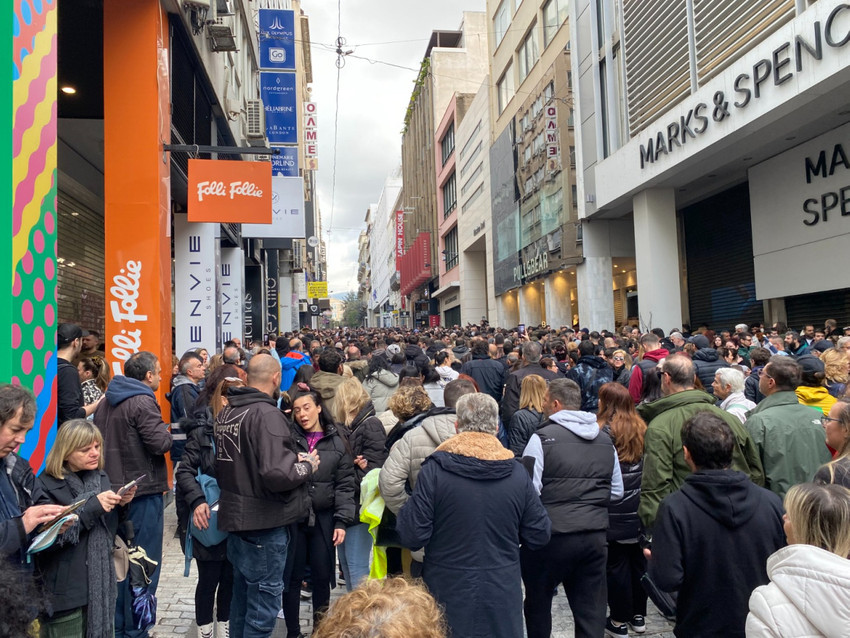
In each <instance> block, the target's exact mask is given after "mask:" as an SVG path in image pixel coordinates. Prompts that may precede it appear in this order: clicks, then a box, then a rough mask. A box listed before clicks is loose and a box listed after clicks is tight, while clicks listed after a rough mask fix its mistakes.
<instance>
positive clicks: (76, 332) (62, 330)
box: [56, 323, 89, 348]
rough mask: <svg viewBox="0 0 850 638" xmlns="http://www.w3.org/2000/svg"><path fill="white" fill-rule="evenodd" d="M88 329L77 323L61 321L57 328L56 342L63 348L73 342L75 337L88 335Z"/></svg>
mask: <svg viewBox="0 0 850 638" xmlns="http://www.w3.org/2000/svg"><path fill="white" fill-rule="evenodd" d="M88 336H89V333H88V331H87V330H83V329H82V328H80V327H79V326H78V325H77V324H75V323H60V324H59V327H58V328H57V329H56V343H57V345H58V346H59V347H60V348H61V347H62V346H66V345H68V344H69V343H71V342H72V341H73V340H74V339H80V338H82V337H88Z"/></svg>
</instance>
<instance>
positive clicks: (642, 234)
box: [633, 188, 682, 330]
mask: <svg viewBox="0 0 850 638" xmlns="http://www.w3.org/2000/svg"><path fill="white" fill-rule="evenodd" d="M633 206H634V224H635V261H636V264H637V283H638V312H639V315H640V327H641V329H642V330H649V329H650V328H655V327H662V328H664V329H669V326H680V325H682V293H681V286H680V280H681V266H680V264H679V244H678V241H679V240H678V234H677V232H676V229H677V227H676V196H675V193H674V192H673V189H670V188H665V189H648V190H645V191H643V192H641V193H639V194H637V195H635V197H634V201H633Z"/></svg>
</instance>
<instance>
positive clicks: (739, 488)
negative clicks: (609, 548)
mask: <svg viewBox="0 0 850 638" xmlns="http://www.w3.org/2000/svg"><path fill="white" fill-rule="evenodd" d="M782 514H783V509H782V502H781V501H780V500H779V497H778V496H776V495H775V494H773V493H772V492H770V491H769V490H766V489H764V488H762V487H758V486H757V485H754V484H753V483H752V481H750V479H749V478H748V477H747V475H746V474H744V473H742V472H736V471H734V470H698V471H696V472H694V473H693V474H691V475H690V476H688V477H687V478H686V479H685V483H684V484H683V485H682V488H681V489H680V490H679V491H677V492H674V493H672V494H670V496H668V497H667V498H665V499H664V501H663V502H662V504H661V507H660V508H659V510H658V518H657V520H656V524H655V527H654V530H653V537H652V559H651V560H650V561H649V573H650V576H651V577H652V579H653V580H654V581H655V584H656V585H657V586H658V587H659V588H660V589H662V590H663V591H668V592H673V591H678V592H679V596H678V602H677V608H676V627H675V629H674V631H673V633H674V634H675V635H676V636H683V637H684V636H687V637H688V638H699V637H700V636H724V637H732V638H734V637H740V638H744V635H745V633H744V625H745V622H746V617H747V600H748V599H749V597H750V594H751V593H752V591H753V589H755V588H756V587H757V586H759V585H764V584H766V583H767V581H768V578H767V571H766V568H765V565H766V564H767V559H768V556H770V555H771V554H772V553H773V552H775V551H776V550H778V549H779V548H781V547H783V546H784V545H785V533H784V532H783V529H782ZM732 566H734V568H733V569H732V568H731V567H732Z"/></svg>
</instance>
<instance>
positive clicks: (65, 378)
mask: <svg viewBox="0 0 850 638" xmlns="http://www.w3.org/2000/svg"><path fill="white" fill-rule="evenodd" d="M87 335H88V332H85V331H84V330H83V329H82V328H80V327H79V326H78V325H77V324H75V323H60V324H59V327H58V328H57V330H56V355H57V359H56V399H57V407H56V420H57V423H58V424H59V425H60V426H61V425H62V424H63V423H65V421H68V420H69V419H85V418H86V417H87V416H89V415H90V414H91V413H92V412H94V411H95V408H97V403H92V404H91V405H84V403H83V390H82V388H81V387H80V374H79V372H77V365H76V360H77V357H78V356H79V354H80V350H82V347H83V337H85V336H87Z"/></svg>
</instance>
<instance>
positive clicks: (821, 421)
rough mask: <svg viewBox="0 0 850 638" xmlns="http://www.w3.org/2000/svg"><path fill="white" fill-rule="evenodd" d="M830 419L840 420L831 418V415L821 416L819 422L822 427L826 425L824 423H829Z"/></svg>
mask: <svg viewBox="0 0 850 638" xmlns="http://www.w3.org/2000/svg"><path fill="white" fill-rule="evenodd" d="M830 421H840V419H833V418H832V417H831V416H822V417H821V418H820V424H821V425H822V426H823V427H826V424H827V423H829V422H830Z"/></svg>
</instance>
